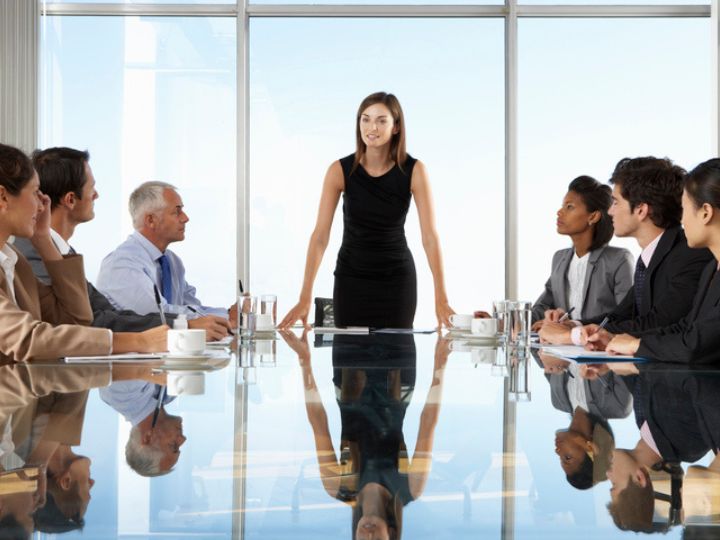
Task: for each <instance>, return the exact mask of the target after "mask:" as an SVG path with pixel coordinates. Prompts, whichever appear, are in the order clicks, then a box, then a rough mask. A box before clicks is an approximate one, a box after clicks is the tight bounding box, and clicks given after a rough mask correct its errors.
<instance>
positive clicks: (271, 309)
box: [260, 294, 277, 328]
mask: <svg viewBox="0 0 720 540" xmlns="http://www.w3.org/2000/svg"><path fill="white" fill-rule="evenodd" d="M266 313H269V314H270V315H272V325H273V328H275V327H276V326H277V296H275V295H274V294H263V295H262V296H261V297H260V314H261V315H264V314H266Z"/></svg>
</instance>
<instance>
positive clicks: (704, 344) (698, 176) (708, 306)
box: [606, 159, 720, 364]
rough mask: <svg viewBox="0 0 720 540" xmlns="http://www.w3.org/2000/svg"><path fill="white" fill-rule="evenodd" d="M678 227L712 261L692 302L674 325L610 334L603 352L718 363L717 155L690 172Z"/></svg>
mask: <svg viewBox="0 0 720 540" xmlns="http://www.w3.org/2000/svg"><path fill="white" fill-rule="evenodd" d="M682 207H683V216H682V225H683V228H684V229H685V235H686V236H687V242H688V245H689V246H690V247H691V248H702V247H706V248H708V249H709V250H710V251H711V252H712V254H713V257H714V259H713V260H712V261H711V262H710V263H709V264H708V265H707V267H706V268H705V271H704V272H703V274H702V276H701V277H700V283H699V285H698V289H697V293H696V294H695V299H694V300H693V306H692V309H691V310H690V313H688V314H687V315H686V316H685V317H683V318H682V319H680V320H679V321H677V322H676V323H674V324H671V325H669V326H666V327H663V328H656V329H653V330H648V331H646V332H643V333H641V334H640V335H639V336H638V337H633V336H631V335H629V334H620V335H618V336H615V337H614V338H613V339H612V340H611V341H610V343H608V346H607V349H606V350H607V351H608V352H610V353H614V354H631V355H635V356H638V357H642V358H648V359H651V360H660V361H667V362H684V363H688V364H690V363H697V364H700V363H702V364H709V363H718V362H720V279H718V278H717V273H718V260H720V159H710V160H708V161H705V162H704V163H701V164H700V165H698V166H697V167H695V168H694V169H693V170H692V171H690V172H689V173H688V175H687V178H686V180H685V189H684V191H683V196H682Z"/></svg>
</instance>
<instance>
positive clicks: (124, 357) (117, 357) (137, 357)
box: [63, 353, 162, 364]
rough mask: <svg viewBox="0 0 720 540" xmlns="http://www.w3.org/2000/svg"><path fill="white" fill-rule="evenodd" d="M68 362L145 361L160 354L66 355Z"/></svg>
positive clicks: (158, 356) (154, 359) (158, 357)
mask: <svg viewBox="0 0 720 540" xmlns="http://www.w3.org/2000/svg"><path fill="white" fill-rule="evenodd" d="M63 360H65V362H66V363H68V364H102V363H104V362H107V363H116V362H147V361H157V360H162V356H160V355H159V354H141V353H126V354H107V355H104V356H66V357H65V358H63Z"/></svg>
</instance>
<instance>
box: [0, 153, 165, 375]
mask: <svg viewBox="0 0 720 540" xmlns="http://www.w3.org/2000/svg"><path fill="white" fill-rule="evenodd" d="M11 236H16V237H21V238H30V239H31V241H32V243H33V246H34V247H35V249H37V251H38V253H39V254H40V256H41V257H42V259H43V262H44V263H45V266H46V267H47V269H48V272H49V273H50V276H51V278H52V286H48V285H43V284H42V283H40V282H38V281H37V280H36V278H35V275H34V274H33V271H32V268H31V267H30V264H29V263H28V262H27V260H26V259H25V258H24V257H23V256H22V255H21V254H20V253H19V252H18V251H17V250H15V249H14V248H13V247H12V245H11V244H10V243H9V242H8V240H9V238H10V237H11ZM92 319H93V313H92V309H91V308H90V301H89V300H88V293H87V284H86V281H85V272H84V270H83V261H82V257H81V256H79V255H69V256H66V257H63V256H62V255H60V253H59V252H58V250H57V248H56V247H55V244H53V242H52V240H51V238H50V200H49V198H48V197H47V196H45V195H43V194H42V193H41V192H40V182H39V180H38V175H37V174H36V173H35V170H34V169H33V166H32V163H31V161H30V159H29V158H28V157H27V156H26V155H25V154H23V153H22V152H21V151H20V150H18V149H17V148H13V147H11V146H6V145H4V144H0V362H6V363H7V362H28V361H32V360H51V359H56V358H59V357H63V356H76V355H81V356H82V355H103V354H110V353H111V352H114V353H123V352H131V351H136V352H155V351H164V350H166V349H167V347H166V343H167V327H165V326H160V327H157V328H153V329H151V330H147V331H145V332H140V333H118V332H111V331H110V330H107V329H103V328H89V327H88V326H81V325H89V324H90V323H91V322H92Z"/></svg>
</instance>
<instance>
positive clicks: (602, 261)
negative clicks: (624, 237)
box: [532, 176, 633, 330]
mask: <svg viewBox="0 0 720 540" xmlns="http://www.w3.org/2000/svg"><path fill="white" fill-rule="evenodd" d="M611 203H612V196H611V190H610V187H608V186H606V185H605V184H601V183H600V182H598V181H597V180H595V179H594V178H591V177H589V176H579V177H577V178H576V179H575V180H573V181H572V182H570V185H569V186H568V192H567V194H566V195H565V198H564V199H563V203H562V207H561V208H560V210H558V212H557V216H558V218H557V232H558V233H559V234H563V235H566V236H569V237H570V238H571V239H572V242H573V246H572V247H570V248H567V249H561V250H560V251H557V252H556V253H555V255H554V256H553V260H552V271H551V274H550V278H549V279H548V280H547V283H545V291H544V292H543V293H542V294H541V295H540V298H538V299H537V301H536V302H535V305H534V306H533V313H532V316H533V323H534V324H533V328H534V329H535V330H537V329H538V328H539V327H540V326H542V320H543V319H547V320H550V321H553V322H556V321H558V320H559V319H560V318H561V317H562V316H563V314H566V313H568V314H569V316H570V317H571V318H573V319H592V318H594V317H598V316H600V315H602V314H604V313H608V312H610V311H612V309H613V308H614V307H615V306H616V305H617V304H618V303H620V301H621V300H622V299H623V298H624V297H625V295H626V294H627V292H628V291H629V290H630V288H631V287H632V276H633V260H632V255H631V254H630V252H629V251H628V250H626V249H623V248H616V247H611V246H608V242H609V241H610V239H611V238H612V236H613V224H612V218H611V217H610V216H609V215H608V209H609V208H610V204H611Z"/></svg>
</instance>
